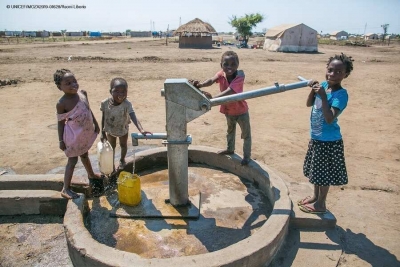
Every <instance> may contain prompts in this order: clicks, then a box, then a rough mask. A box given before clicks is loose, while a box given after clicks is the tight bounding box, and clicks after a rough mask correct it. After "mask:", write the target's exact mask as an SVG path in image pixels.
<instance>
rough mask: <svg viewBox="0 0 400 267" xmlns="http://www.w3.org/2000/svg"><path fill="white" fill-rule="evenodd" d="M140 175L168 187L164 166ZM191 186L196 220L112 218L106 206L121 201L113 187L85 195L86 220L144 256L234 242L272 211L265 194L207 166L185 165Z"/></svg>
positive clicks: (149, 183)
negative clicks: (197, 203) (197, 200)
mask: <svg viewBox="0 0 400 267" xmlns="http://www.w3.org/2000/svg"><path fill="white" fill-rule="evenodd" d="M139 175H140V176H141V183H142V189H146V188H157V187H160V188H163V190H164V189H165V190H166V192H168V170H167V169H155V170H147V171H144V172H141V173H139ZM189 191H190V192H192V191H200V192H201V208H200V218H199V219H198V220H183V219H125V218H111V217H109V214H110V211H111V210H112V209H113V208H115V207H118V204H119V202H118V194H117V191H116V190H111V191H109V192H107V193H106V195H105V196H102V197H100V198H94V199H92V200H89V207H90V208H91V210H90V212H89V214H88V216H87V218H86V222H85V224H86V227H87V228H88V229H89V231H90V232H91V234H92V235H93V238H94V239H95V240H97V241H99V242H100V243H103V244H105V245H108V246H111V247H115V248H116V249H119V250H123V251H128V252H133V253H136V254H139V255H140V256H141V257H144V258H170V257H179V256H185V255H196V254H203V253H207V252H212V251H216V250H220V249H223V248H226V247H227V246H229V245H232V244H235V243H237V242H239V241H240V240H243V239H244V238H246V237H248V236H250V235H251V234H253V233H254V232H255V231H257V229H258V228H260V227H261V226H262V225H263V224H264V223H265V222H266V220H267V218H268V217H269V215H270V214H271V211H272V206H271V205H270V204H269V201H268V199H267V198H266V196H264V195H263V194H262V192H261V191H260V190H259V189H257V188H256V187H255V186H254V185H253V184H251V183H250V182H248V181H247V180H244V179H241V178H240V177H238V176H236V175H234V174H231V173H228V172H225V171H222V170H218V169H212V168H209V166H207V167H206V166H202V165H199V164H196V165H190V166H189ZM142 201H149V200H148V199H146V198H145V199H144V200H142ZM150 201H152V200H151V199H150ZM160 212H162V211H160Z"/></svg>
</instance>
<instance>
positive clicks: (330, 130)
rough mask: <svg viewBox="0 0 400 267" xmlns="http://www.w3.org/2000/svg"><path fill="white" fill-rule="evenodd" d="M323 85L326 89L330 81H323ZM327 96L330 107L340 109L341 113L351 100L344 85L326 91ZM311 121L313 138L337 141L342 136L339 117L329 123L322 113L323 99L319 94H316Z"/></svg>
mask: <svg viewBox="0 0 400 267" xmlns="http://www.w3.org/2000/svg"><path fill="white" fill-rule="evenodd" d="M321 86H322V87H324V88H325V91H326V90H327V89H328V82H326V81H324V82H322V83H321ZM326 96H327V99H328V104H329V107H335V108H337V109H339V110H340V114H342V112H343V110H344V109H345V108H346V106H347V101H348V100H349V96H348V95H347V91H346V89H344V88H343V87H342V88H340V89H339V90H336V91H334V92H330V93H326ZM310 122H311V129H310V133H311V138H312V139H316V140H319V141H337V140H340V139H341V138H342V134H341V133H340V127H339V124H338V123H337V122H338V119H337V117H336V118H335V119H334V121H333V122H332V123H331V124H328V123H327V122H326V121H325V118H324V114H323V113H322V100H321V97H320V96H319V95H318V94H317V95H316V96H315V100H314V105H313V107H312V109H311V116H310Z"/></svg>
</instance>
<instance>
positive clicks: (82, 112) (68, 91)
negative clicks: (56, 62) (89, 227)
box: [54, 69, 101, 199]
mask: <svg viewBox="0 0 400 267" xmlns="http://www.w3.org/2000/svg"><path fill="white" fill-rule="evenodd" d="M54 82H55V84H56V85H57V88H58V89H59V90H60V91H62V92H63V93H64V95H63V96H62V97H61V98H60V99H59V100H58V102H57V105H56V109H57V120H58V140H59V143H60V149H61V150H63V151H64V152H65V155H66V156H67V157H68V163H67V166H66V167H65V174H64V187H63V189H62V191H61V196H63V197H64V198H68V199H72V198H77V197H79V196H78V194H77V193H75V192H74V191H72V190H71V188H70V185H71V179H72V174H73V173H74V168H75V165H76V163H77V162H78V156H80V157H81V161H82V164H83V166H85V169H86V171H87V173H88V177H89V179H101V176H100V175H99V174H95V173H94V172H93V169H92V165H91V163H90V159H89V157H88V150H89V149H90V148H91V146H92V145H93V142H94V141H95V139H96V137H97V134H98V133H99V132H100V129H99V125H98V123H97V121H96V119H95V117H94V116H93V113H92V111H91V109H90V106H89V101H88V98H87V93H86V92H85V91H83V90H78V89H79V85H78V82H77V81H76V79H75V76H74V74H73V73H72V72H71V71H70V70H67V69H61V70H57V71H56V72H55V73H54Z"/></svg>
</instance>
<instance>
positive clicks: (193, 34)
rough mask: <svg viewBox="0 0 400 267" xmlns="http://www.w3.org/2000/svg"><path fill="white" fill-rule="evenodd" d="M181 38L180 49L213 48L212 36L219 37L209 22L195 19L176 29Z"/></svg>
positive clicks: (176, 33)
mask: <svg viewBox="0 0 400 267" xmlns="http://www.w3.org/2000/svg"><path fill="white" fill-rule="evenodd" d="M174 35H175V36H179V48H199V49H209V48H212V36H213V35H218V34H217V32H216V30H215V29H214V28H213V26H211V25H210V24H209V23H207V22H203V21H202V20H201V19H198V18H195V19H194V20H191V21H189V22H188V23H186V24H183V25H182V26H180V27H179V28H178V29H176V31H175V33H174Z"/></svg>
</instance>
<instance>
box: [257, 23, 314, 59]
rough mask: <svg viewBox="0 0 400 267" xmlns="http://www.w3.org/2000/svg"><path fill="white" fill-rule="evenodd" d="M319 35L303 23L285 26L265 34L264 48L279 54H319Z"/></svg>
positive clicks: (274, 28) (272, 29) (271, 29)
mask: <svg viewBox="0 0 400 267" xmlns="http://www.w3.org/2000/svg"><path fill="white" fill-rule="evenodd" d="M317 34H318V32H317V31H316V30H314V29H312V28H310V27H308V26H307V25H305V24H303V23H301V24H283V25H280V26H277V27H273V28H270V29H269V30H268V31H267V32H266V33H265V41H264V47H263V48H264V49H267V50H269V51H277V52H318V39H317Z"/></svg>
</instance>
